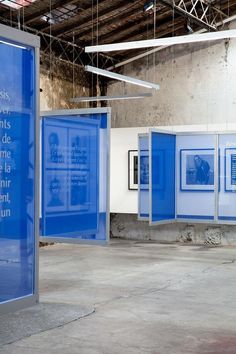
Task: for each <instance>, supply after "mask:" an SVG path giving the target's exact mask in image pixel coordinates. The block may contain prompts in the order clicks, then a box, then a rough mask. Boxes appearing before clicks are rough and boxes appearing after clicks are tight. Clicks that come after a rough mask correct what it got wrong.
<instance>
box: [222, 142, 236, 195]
mask: <svg viewBox="0 0 236 354" xmlns="http://www.w3.org/2000/svg"><path fill="white" fill-rule="evenodd" d="M224 175H225V191H226V192H234V193H235V192H236V148H233V147H231V148H226V149H225V171H224Z"/></svg>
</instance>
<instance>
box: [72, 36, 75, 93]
mask: <svg viewBox="0 0 236 354" xmlns="http://www.w3.org/2000/svg"><path fill="white" fill-rule="evenodd" d="M74 44H75V32H74V31H73V52H72V54H73V66H72V75H73V98H74V97H75V46H74Z"/></svg>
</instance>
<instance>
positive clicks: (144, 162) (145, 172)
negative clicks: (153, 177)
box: [140, 150, 149, 190]
mask: <svg viewBox="0 0 236 354" xmlns="http://www.w3.org/2000/svg"><path fill="white" fill-rule="evenodd" d="M145 189H149V153H148V150H141V151H140V190H145Z"/></svg>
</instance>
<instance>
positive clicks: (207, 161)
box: [181, 149, 214, 191]
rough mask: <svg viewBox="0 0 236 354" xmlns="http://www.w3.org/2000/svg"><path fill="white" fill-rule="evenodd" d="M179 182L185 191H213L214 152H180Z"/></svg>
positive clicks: (211, 150) (210, 150)
mask: <svg viewBox="0 0 236 354" xmlns="http://www.w3.org/2000/svg"><path fill="white" fill-rule="evenodd" d="M181 164H182V166H181V182H182V189H185V190H191V189H192V190H203V191H205V190H206V191H207V190H214V150H213V149H205V150H182V151H181Z"/></svg>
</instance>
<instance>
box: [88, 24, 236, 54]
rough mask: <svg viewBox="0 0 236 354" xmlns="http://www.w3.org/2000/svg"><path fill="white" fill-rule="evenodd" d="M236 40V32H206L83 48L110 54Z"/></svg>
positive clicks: (233, 30) (92, 51) (90, 51)
mask: <svg viewBox="0 0 236 354" xmlns="http://www.w3.org/2000/svg"><path fill="white" fill-rule="evenodd" d="M228 38H236V30H235V29H232V30H227V31H218V32H207V33H201V34H189V35H185V36H174V37H166V38H157V39H148V40H144V41H134V42H124V43H114V44H104V45H97V46H90V47H85V52H86V53H97V52H112V51H119V50H131V49H142V48H151V47H159V46H169V45H176V44H187V43H196V42H206V41H216V40H219V39H228Z"/></svg>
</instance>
